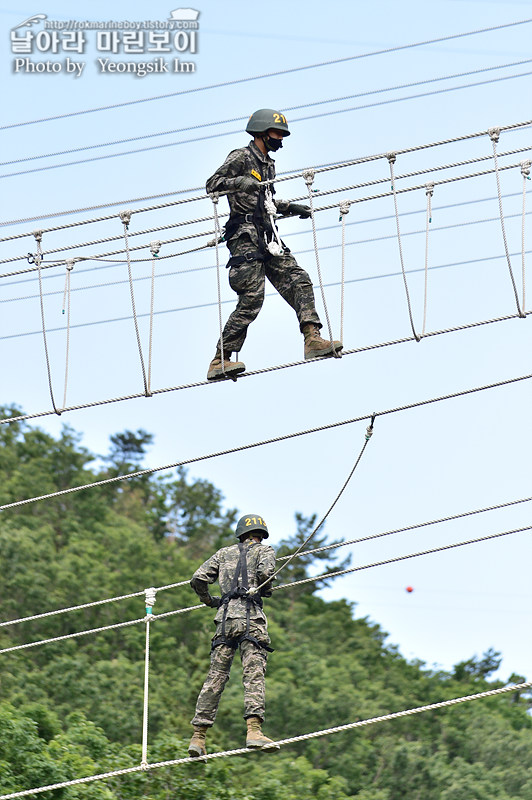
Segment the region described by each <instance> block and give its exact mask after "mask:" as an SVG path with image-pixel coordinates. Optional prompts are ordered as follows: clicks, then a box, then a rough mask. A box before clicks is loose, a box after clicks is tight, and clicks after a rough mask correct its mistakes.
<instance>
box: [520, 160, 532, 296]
mask: <svg viewBox="0 0 532 800" xmlns="http://www.w3.org/2000/svg"><path fill="white" fill-rule="evenodd" d="M531 167H532V161H530V160H526V161H521V175H522V176H523V212H522V217H521V272H522V283H523V299H522V308H523V311H524V312H526V299H525V282H526V281H525V277H526V271H525V217H526V211H525V204H526V182H527V180H530V168H531Z"/></svg>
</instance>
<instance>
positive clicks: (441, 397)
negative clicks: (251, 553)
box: [0, 317, 532, 511]
mask: <svg viewBox="0 0 532 800" xmlns="http://www.w3.org/2000/svg"><path fill="white" fill-rule="evenodd" d="M508 319H511V317H508ZM365 349H374V347H372V346H371V345H370V346H369V347H368V348H365ZM296 363H299V362H296ZM302 363H308V362H302ZM278 368H279V367H277V368H274V369H278ZM264 371H271V368H267V369H266V370H257V372H264ZM530 378H532V374H528V375H521V376H520V377H518V378H507V379H506V380H502V381H496V382H494V383H488V384H484V385H483V386H476V387H474V388H472V389H462V390H460V391H457V392H450V393H448V394H445V395H439V396H438V397H432V398H430V399H428V400H418V401H416V402H413V403H408V404H405V405H402V406H396V407H395V408H389V409H385V410H382V411H379V412H373V413H372V414H363V415H362V416H359V417H353V418H351V419H346V420H342V421H340V422H330V423H327V424H325V425H319V426H317V427H315V428H307V429H306V430H302V431H296V432H294V433H287V434H281V435H279V436H274V437H271V438H269V439H263V440H261V441H258V442H251V443H249V444H244V445H238V446H236V447H230V448H227V449H225V450H218V451H217V452H214V453H209V454H207V455H202V456H193V457H192V458H188V459H185V460H183V461H175V462H173V463H171V464H165V465H164V466H161V467H150V468H148V469H143V470H137V471H136V472H128V473H127V474H126V475H115V476H114V477H112V478H104V479H102V480H99V481H93V482H92V483H87V484H84V485H80V486H71V487H70V488H68V489H61V490H58V491H56V492H50V493H49V494H43V495H39V496H37V497H29V498H27V499H25V500H17V501H15V502H13V503H5V504H4V505H1V506H0V511H6V510H7V509H9V508H18V507H20V506H24V505H29V504H30V503H35V502H38V501H40V500H49V499H51V498H53V497H62V496H63V495H67V494H74V493H76V492H80V491H84V490H86V489H94V488H96V487H97V486H106V485H108V484H111V483H117V482H119V481H123V480H130V479H132V478H140V477H142V476H143V475H152V474H153V473H155V472H161V471H165V470H171V469H175V468H176V467H181V466H186V465H187V464H196V463H198V462H200V461H208V460H209V459H211V458H219V457H221V456H226V455H231V454H232V453H239V452H244V451H246V450H252V449H254V448H256V447H263V446H265V445H268V444H274V443H277V442H283V441H289V440H290V439H296V438H298V437H299V436H307V435H308V434H312V433H318V432H321V431H325V430H332V429H334V428H339V427H342V426H344V425H351V424H353V423H355V422H361V421H364V420H371V419H372V418H376V417H377V416H386V415H389V414H396V413H399V412H402V411H407V410H410V409H412V408H422V407H424V406H427V405H432V404H434V403H440V402H443V401H447V400H452V399H456V398H457V397H466V396H467V395H471V394H476V393H478V392H483V391H487V390H489V389H494V388H498V387H502V386H510V385H512V384H515V383H519V382H521V381H524V380H530ZM14 419H15V420H16V419H20V417H15V418H14Z"/></svg>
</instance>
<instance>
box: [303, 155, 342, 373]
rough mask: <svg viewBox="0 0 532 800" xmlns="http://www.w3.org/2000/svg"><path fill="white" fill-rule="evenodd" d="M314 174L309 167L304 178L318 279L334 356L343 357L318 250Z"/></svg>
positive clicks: (304, 173)
mask: <svg viewBox="0 0 532 800" xmlns="http://www.w3.org/2000/svg"><path fill="white" fill-rule="evenodd" d="M314 174H315V173H314V170H312V169H307V170H305V172H303V179H304V181H305V183H306V185H307V191H308V201H309V206H310V218H311V221H312V239H313V241H314V254H315V257H316V271H317V273H318V280H319V282H320V291H321V299H322V302H323V310H324V312H325V320H326V322H327V330H328V332H329V340H330V342H331V346H332V352H333V356H334V358H341V357H342V354H341V352H340V351H339V350H336V348H335V347H334V346H333V340H334V337H333V333H332V328H331V321H330V319H329V312H328V310H327V301H326V300H325V289H324V288H323V278H322V276H321V268H320V254H319V250H318V237H317V234H316V219H315V217H314V202H313V199H312V184H313V183H314Z"/></svg>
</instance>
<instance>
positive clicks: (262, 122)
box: [246, 108, 290, 136]
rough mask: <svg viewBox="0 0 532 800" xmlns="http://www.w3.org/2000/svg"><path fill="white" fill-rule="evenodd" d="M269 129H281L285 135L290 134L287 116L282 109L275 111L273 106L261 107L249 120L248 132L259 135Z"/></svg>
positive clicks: (280, 131)
mask: <svg viewBox="0 0 532 800" xmlns="http://www.w3.org/2000/svg"><path fill="white" fill-rule="evenodd" d="M269 130H274V131H279V133H282V134H283V136H290V131H289V130H288V123H287V121H286V117H285V115H284V114H281V112H280V111H274V109H273V108H261V109H259V110H258V111H255V112H254V113H253V114H252V115H251V116H250V118H249V120H248V124H247V127H246V133H251V135H252V136H257V135H258V134H260V133H266V131H269Z"/></svg>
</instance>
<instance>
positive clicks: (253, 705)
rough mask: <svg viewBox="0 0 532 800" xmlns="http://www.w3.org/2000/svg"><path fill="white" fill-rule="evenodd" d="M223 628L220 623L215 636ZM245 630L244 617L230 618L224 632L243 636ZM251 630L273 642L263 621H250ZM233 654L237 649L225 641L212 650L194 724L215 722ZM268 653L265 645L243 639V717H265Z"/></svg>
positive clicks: (267, 641) (230, 635)
mask: <svg viewBox="0 0 532 800" xmlns="http://www.w3.org/2000/svg"><path fill="white" fill-rule="evenodd" d="M221 628H222V626H221V623H219V624H217V625H216V633H215V635H214V638H216V637H217V636H220V635H221ZM245 630H246V620H245V619H227V620H226V622H225V634H226V636H227V637H229V638H232V637H234V636H240V635H241V634H243V633H245ZM249 632H250V634H251V635H252V636H254V637H255V638H256V639H258V641H259V642H263V643H264V644H270V637H269V636H268V633H267V630H266V626H265V624H264V623H262V622H260V621H258V620H257V621H253V620H251V621H250V626H249ZM234 655H235V650H233V648H232V647H229V646H228V645H226V644H220V645H218V647H215V648H214V650H213V651H212V652H211V666H210V668H209V672H208V674H207V677H206V679H205V683H204V684H203V687H202V689H201V691H200V693H199V696H198V701H197V703H196V713H195V714H194V718H193V719H192V725H206V726H207V727H210V726H211V725H212V724H213V722H214V720H215V717H216V712H217V711H218V704H219V702H220V698H221V696H222V692H223V690H224V688H225V684H226V683H227V681H228V680H229V672H230V670H231V665H232V663H233V658H234ZM267 656H268V653H267V651H266V650H264V648H262V647H257V645H256V644H254V643H253V642H248V641H243V642H242V643H241V644H240V658H241V659H242V683H243V685H244V719H247V718H248V717H260V719H261V720H264V713H265V712H264V706H265V685H264V684H265V675H266V660H267Z"/></svg>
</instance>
